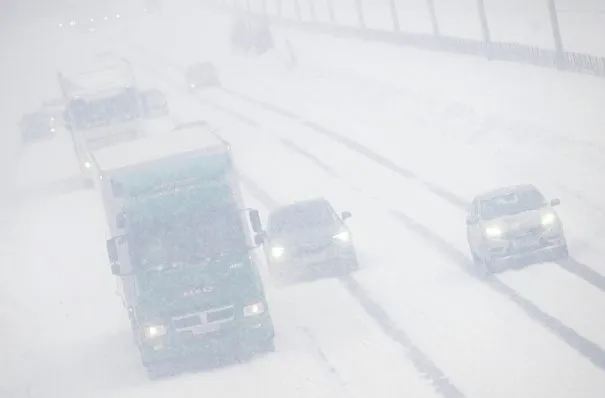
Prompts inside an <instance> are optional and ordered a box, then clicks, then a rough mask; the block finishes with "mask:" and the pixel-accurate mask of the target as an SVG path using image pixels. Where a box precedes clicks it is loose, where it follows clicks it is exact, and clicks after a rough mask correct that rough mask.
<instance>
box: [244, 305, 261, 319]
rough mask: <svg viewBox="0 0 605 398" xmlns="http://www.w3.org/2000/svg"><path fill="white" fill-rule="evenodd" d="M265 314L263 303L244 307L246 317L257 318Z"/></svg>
mask: <svg viewBox="0 0 605 398" xmlns="http://www.w3.org/2000/svg"><path fill="white" fill-rule="evenodd" d="M264 312H265V305H264V304H263V303H261V302H258V303H254V304H250V305H247V306H245V307H244V316H245V317H249V316H256V315H261V314H262V313H264Z"/></svg>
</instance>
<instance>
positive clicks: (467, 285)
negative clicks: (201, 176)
mask: <svg viewBox="0 0 605 398" xmlns="http://www.w3.org/2000/svg"><path fill="white" fill-rule="evenodd" d="M165 18H167V19H166V20H164V21H163V22H162V21H159V20H153V19H152V20H150V21H147V22H144V23H142V24H141V25H140V30H139V31H138V32H137V33H136V34H132V35H130V36H129V37H128V38H126V37H124V38H123V39H124V40H123V42H122V43H121V44H120V45H116V49H119V50H121V51H123V52H124V53H125V54H126V55H127V56H128V57H129V58H130V59H132V61H133V62H134V64H135V66H136V68H137V72H138V74H139V77H140V78H141V79H142V80H143V81H144V82H145V85H147V86H151V85H153V86H157V87H159V88H161V89H162V90H164V91H165V92H166V93H167V94H168V97H169V101H170V103H171V108H172V110H173V111H174V113H175V116H176V118H177V119H179V120H181V121H190V120H195V119H200V118H202V119H207V120H209V121H210V122H211V123H213V124H215V125H217V126H218V127H219V128H220V129H221V134H223V135H224V137H225V138H226V139H227V140H229V141H230V142H231V143H232V145H233V148H234V151H235V154H236V161H237V165H238V169H239V170H240V172H241V174H242V178H243V181H244V188H245V192H246V198H247V201H246V202H247V205H249V206H251V207H256V208H258V209H259V210H261V212H262V213H263V214H264V215H266V214H267V212H268V211H269V210H270V209H271V208H272V207H274V206H276V205H278V204H281V203H287V202H290V201H294V200H298V199H303V198H308V197H314V196H325V197H327V198H328V199H329V200H331V201H332V202H333V204H334V205H335V207H336V208H337V209H339V210H350V211H351V212H352V213H353V218H352V219H351V222H350V226H351V229H352V231H353V233H354V236H355V240H356V244H357V247H358V250H359V253H360V259H361V262H362V269H361V270H360V271H359V272H358V273H356V274H355V275H354V276H353V277H352V278H350V279H346V280H322V281H315V282H310V283H304V284H300V285H297V286H292V287H288V288H283V289H275V288H273V287H272V283H271V281H270V280H269V279H268V278H267V277H266V275H265V277H266V278H267V284H268V286H269V301H270V304H271V310H272V312H273V315H274V318H275V322H276V328H277V333H278V338H277V352H276V353H274V354H272V355H269V356H267V357H264V358H258V359H256V360H254V361H253V362H251V363H249V364H245V365H238V366H229V367H225V368H221V369H218V370H214V371H211V372H204V373H198V374H194V375H183V376H179V377H177V378H173V379H168V380H162V381H157V382H149V381H148V380H147V379H146V376H145V373H144V371H143V369H142V367H141V365H140V364H139V361H138V356H137V353H136V350H135V348H134V344H133V343H132V338H131V336H130V334H129V333H130V332H129V327H128V322H127V319H126V315H125V313H124V312H123V310H122V308H121V306H120V303H119V300H118V298H117V297H116V296H114V295H113V290H114V287H115V285H114V283H115V282H114V281H113V278H112V277H111V275H110V273H109V270H108V267H107V265H106V264H105V263H106V255H105V253H104V239H105V237H104V228H103V222H102V214H101V205H100V203H99V198H98V197H97V196H96V194H95V192H92V191H86V192H78V193H73V194H66V195H62V196H59V197H55V198H43V199H41V200H38V201H36V200H34V201H30V202H28V203H26V204H23V206H21V207H20V208H19V210H18V211H15V214H14V218H15V219H16V222H15V223H14V226H13V227H12V229H11V230H10V233H9V232H7V233H6V234H5V235H3V238H5V239H3V241H2V242H3V243H4V244H3V246H2V248H3V249H4V250H3V257H2V260H3V263H4V264H9V265H5V269H6V271H4V272H7V273H8V275H10V276H9V277H7V278H4V279H3V280H2V282H0V284H1V285H0V287H1V288H2V289H0V292H1V293H0V294H2V299H1V303H2V304H3V305H4V306H3V307H2V320H3V322H6V320H8V321H7V322H6V324H8V325H11V327H10V328H9V330H4V331H3V333H4V334H5V335H6V337H5V338H3V339H2V341H4V342H6V341H10V342H11V344H10V345H6V344H2V345H1V346H0V349H1V350H3V351H2V353H3V354H4V357H5V358H9V361H2V362H1V363H0V386H3V387H5V389H6V390H8V391H11V392H14V393H23V392H24V391H26V390H27V389H28V388H27V387H28V386H29V393H30V396H31V397H33V398H38V397H44V398H55V397H56V398H59V397H61V398H71V397H74V398H75V397H81V396H84V395H86V396H99V397H104V398H105V397H106V398H110V397H127V398H133V397H139V396H140V397H152V398H153V397H164V396H167V395H170V396H177V397H193V396H200V395H208V394H212V395H217V394H220V395H222V396H227V397H231V396H239V395H241V394H244V393H245V394H247V395H249V396H259V397H260V396H270V397H273V396H294V397H301V398H302V397H305V398H306V397H311V396H313V397H326V398H327V397H334V396H336V397H359V398H362V397H367V396H368V395H374V394H376V395H378V396H381V397H400V396H403V395H406V396H413V397H420V398H423V397H427V398H428V397H431V398H432V397H438V396H442V397H446V398H449V397H469V398H471V397H472V398H474V397H477V398H479V397H490V398H500V397H502V398H504V397H507V398H508V397H510V396H517V397H521V398H535V397H542V396H548V397H550V398H572V397H573V398H576V397H583V398H584V397H585V398H593V397H594V398H601V396H602V392H603V391H605V377H603V372H604V371H605V332H604V331H605V317H604V316H603V314H604V313H605V300H604V297H605V296H604V294H605V283H604V280H605V267H604V266H603V262H602V261H601V259H602V258H603V256H605V252H603V249H602V247H599V244H598V243H599V238H598V237H599V236H602V234H603V232H604V226H605V211H604V210H603V209H602V207H601V205H600V203H601V200H600V198H601V196H600V193H602V189H601V188H600V187H598V186H595V185H596V184H595V182H596V181H599V179H598V178H599V175H601V172H602V171H603V169H604V168H605V164H604V163H603V162H602V156H600V154H601V152H599V151H600V148H599V147H598V145H599V144H600V143H599V142H598V140H599V137H597V135H596V134H588V133H587V134H586V135H583V136H581V137H580V138H581V139H580V141H588V142H590V143H591V145H581V144H574V143H573V140H569V141H562V140H564V136H563V134H560V133H559V132H557V131H554V132H553V133H552V135H551V136H548V137H546V139H545V138H544V137H543V136H540V137H536V136H534V135H532V134H531V131H530V130H526V129H527V126H528V123H529V122H528V121H527V118H526V116H527V115H526V114H523V113H522V112H517V113H514V112H513V111H514V109H513V108H514V106H513V104H508V105H507V106H508V107H509V109H508V111H510V112H504V113H505V115H498V117H500V119H498V118H491V119H486V120H482V122H483V123H484V125H483V128H482V129H479V128H477V129H475V130H474V132H473V133H472V134H471V133H468V132H467V131H465V130H466V129H467V128H468V126H469V124H471V125H472V124H473V123H475V124H477V123H478V120H477V119H478V118H479V117H482V116H485V115H487V114H489V112H488V111H487V110H486V108H473V110H474V111H476V112H479V114H478V115H477V114H469V113H465V112H463V111H462V110H463V109H465V108H464V107H459V108H455V107H451V106H447V107H446V106H443V104H444V103H445V104H448V105H449V104H450V103H449V102H448V101H450V100H451V98H450V97H448V95H447V94H448V93H447V89H446V88H443V87H435V88H434V87H432V86H430V85H428V84H427V80H426V79H428V78H429V74H430V73H433V74H436V73H438V70H439V68H438V67H436V66H435V65H433V66H432V67H433V69H434V70H433V71H431V72H430V73H429V72H426V73H425V74H420V73H419V74H418V77H419V79H420V80H422V79H424V83H425V85H424V86H422V85H421V84H414V83H415V82H410V81H409V80H414V77H409V78H408V81H405V79H402V80H403V81H401V80H400V83H403V84H408V87H409V85H412V86H413V88H414V90H412V91H406V90H402V89H401V88H400V87H401V86H397V85H395V84H391V83H392V82H390V81H389V79H401V77H400V76H386V73H385V74H384V75H380V74H378V73H376V70H375V69H374V70H372V69H371V68H370V67H369V66H368V65H367V64H366V65H365V67H364V64H363V63H359V65H360V69H361V70H362V74H363V75H364V76H361V77H360V76H352V75H351V74H350V73H344V72H343V70H342V69H339V66H341V67H342V65H343V64H339V63H338V62H336V61H335V60H334V59H331V58H330V57H324V58H323V59H321V60H316V61H315V62H314V63H313V62H309V61H308V60H309V59H310V58H312V56H307V57H306V58H304V59H303V60H306V62H302V63H301V65H300V66H299V68H298V69H296V70H290V69H288V68H286V67H285V66H284V63H283V62H282V59H281V58H280V57H279V56H270V57H265V59H261V60H247V59H243V58H238V57H234V56H233V55H231V54H230V53H229V52H228V51H222V50H221V49H215V48H213V47H212V46H211V42H213V41H220V40H217V37H223V38H224V39H225V41H226V37H227V36H226V35H225V31H224V25H223V24H222V23H221V21H220V17H219V16H212V15H209V16H206V17H205V18H204V19H202V23H200V19H199V18H200V16H199V15H196V16H195V18H197V19H194V18H191V19H188V18H183V19H180V20H179V21H178V23H175V21H173V20H171V19H170V14H168V15H166V16H165ZM194 21H197V22H194ZM217 21H218V22H217ZM196 31H197V34H196V33H195V32H196ZM277 33H279V32H277ZM221 35H222V36H221ZM293 40H295V41H296V43H298V48H299V49H300V50H301V52H303V51H307V52H309V53H311V52H312V51H311V50H309V49H306V48H303V45H302V43H303V41H304V40H305V38H304V37H303V38H300V37H295V38H294V39H293ZM306 40H307V41H310V42H312V41H313V40H317V39H313V38H312V37H309V38H307V39H306ZM215 45H216V43H215ZM340 45H343V46H353V44H352V43H345V44H342V43H340ZM191 48H197V49H198V51H196V52H195V53H192V51H191ZM339 50H342V47H338V48H336V47H332V50H330V47H329V44H328V43H326V47H325V50H324V51H325V52H330V51H334V52H335V51H339ZM366 51H371V50H370V49H367V48H366V47H364V46H361V45H360V46H359V47H358V52H359V53H361V54H367V52H366ZM377 51H383V50H377ZM384 51H386V50H384ZM364 52H365V53H364ZM416 54H417V56H418V59H417V64H416V66H417V67H420V66H421V65H428V64H429V62H428V61H427V60H426V59H422V53H421V52H418V53H416ZM206 57H207V58H210V59H213V60H215V62H217V63H218V64H219V65H220V67H221V68H220V70H221V74H222V75H221V79H222V81H223V84H224V89H222V90H209V91H207V92H205V93H201V94H199V95H196V96H191V95H189V94H188V93H187V90H185V88H184V84H183V83H184V82H183V73H182V69H183V68H184V67H185V66H186V64H187V63H188V62H191V61H194V60H198V59H200V58H206ZM343 57H347V58H348V59H352V57H353V56H352V55H347V54H345V55H343ZM427 57H433V55H428V56H427ZM448 57H450V59H451V62H452V63H456V62H459V61H457V59H456V58H455V57H452V56H448ZM323 60H325V61H326V62H322V61H323ZM462 62H463V63H467V64H470V61H469V62H467V60H464V61H462ZM474 62H477V64H476V65H473V67H472V68H470V67H469V68H467V69H466V73H467V75H470V74H472V73H474V72H476V71H477V70H483V69H482V68H483V66H482V65H481V64H480V63H479V62H480V61H474ZM412 67H413V66H410V68H412ZM516 67H517V68H520V67H518V66H516ZM458 68H459V69H458V70H459V72H460V73H462V72H463V71H464V70H465V69H464V65H459V66H458ZM535 73H536V74H537V72H535V71H531V70H530V71H526V70H524V69H522V68H520V69H519V70H518V72H517V73H515V72H513V71H504V72H502V76H505V77H507V76H509V75H515V74H517V75H518V76H520V78H523V79H529V78H528V76H532V75H533V74H535ZM539 73H544V74H548V73H550V72H545V71H541V70H540V72H539ZM484 77H485V76H484ZM542 78H543V76H541V77H539V78H537V79H536V80H540V79H542ZM566 78H567V75H562V76H561V77H560V79H563V80H564V79H566ZM574 78H575V77H574ZM460 79H468V76H464V75H461V76H460ZM485 79H487V77H485ZM546 79H551V80H549V81H550V82H552V81H556V80H555V77H547V78H546ZM578 79H580V78H578ZM490 81H491V82H493V81H492V80H490ZM583 81H586V83H585V86H584V87H580V88H578V89H577V90H578V91H581V90H583V91H585V92H586V93H588V95H594V97H589V98H591V99H593V100H594V98H598V96H599V95H602V93H601V92H600V91H598V86H597V84H601V83H594V85H595V87H596V88H595V87H593V88H594V89H595V92H596V94H592V92H591V91H590V90H589V89H588V87H587V86H588V85H589V83H588V82H587V80H583ZM540 84H544V82H543V81H542V82H541V83H536V86H539V85H540ZM504 85H505V84H504ZM394 86H395V88H394ZM563 86H565V84H564V83H561V86H557V87H554V88H553V90H555V91H556V90H559V89H561V90H562V87H563ZM398 87H399V88H398ZM450 88H451V87H450ZM451 89H452V91H453V90H454V88H451ZM469 90H471V91H472V90H475V95H474V96H473V95H469V96H466V97H465V98H464V100H465V101H466V104H467V105H468V103H472V101H475V100H477V98H479V97H480V95H479V92H478V91H476V90H477V89H476V88H474V87H469ZM493 90H494V91H495V92H498V93H499V94H501V95H505V94H504V93H507V92H508V93H510V87H503V88H500V87H495V88H493ZM536 91H538V90H536ZM520 92H523V90H521V89H519V90H518V91H517V93H520ZM525 93H526V94H527V96H529V97H531V96H537V94H536V93H535V92H532V91H531V87H525ZM422 94H425V95H424V96H423V95H422ZM434 97H438V99H439V101H436V100H435V98H434ZM505 98H510V97H505ZM587 101H590V100H587ZM553 103H554V104H553ZM591 104H592V103H591ZM563 105H566V106H563ZM528 106H533V104H531V103H529V104H528ZM545 107H547V108H548V109H550V110H552V109H558V108H557V107H560V109H561V111H562V113H561V114H560V115H553V119H555V120H554V121H548V122H547V123H546V127H545V130H546V131H547V132H550V130H549V128H548V127H549V126H551V125H553V124H557V121H561V120H567V118H568V117H570V115H573V114H574V112H577V113H578V114H579V113H581V111H582V110H581V109H578V110H577V111H576V110H574V109H568V107H567V104H562V103H560V101H559V103H557V101H554V100H553V101H551V102H549V103H548V104H545ZM520 108H521V107H520ZM456 110H458V111H456ZM547 111H548V110H544V112H547ZM563 111H564V112H565V113H563ZM584 112H585V113H584V114H583V115H584V116H585V117H584V120H583V121H582V123H585V124H586V125H587V126H589V127H590V128H593V129H594V131H596V130H597V129H598V128H599V127H597V128H595V127H594V126H592V124H591V122H593V123H594V122H595V121H596V120H597V119H596V118H598V117H601V115H597V113H596V112H586V111H585V110H584ZM464 118H466V119H464ZM502 118H505V119H502ZM506 118H508V119H506ZM517 118H518V119H521V120H522V121H521V122H519V121H518V120H517ZM499 120H504V122H506V121H511V120H513V121H515V120H516V121H517V123H516V124H514V123H513V124H512V125H505V124H504V123H503V124H496V121H499ZM489 121H491V122H492V124H488V122H489ZM539 121H540V120H539V118H536V119H534V120H532V122H533V123H537V122H539ZM524 123H525V124H524ZM561 124H563V126H561V130H562V131H566V129H567V127H568V126H566V125H564V123H561ZM537 125H538V127H539V126H543V127H544V125H540V124H537ZM515 129H520V131H522V132H525V135H523V134H522V133H521V134H520V133H519V130H515ZM594 131H591V133H594ZM486 135H487V137H486ZM512 135H516V137H515V139H514V140H512V139H511V136H512ZM602 142H603V141H601V143H602ZM572 144H573V145H572ZM65 158H66V156H61V155H60V154H57V153H55V156H54V157H52V154H48V157H46V158H44V159H42V160H41V161H43V162H44V163H45V164H47V165H50V164H54V163H61V164H68V163H66V162H65V160H66V159H65ZM67 161H69V159H67ZM32 162H33V161H32ZM34 163H35V162H34ZM528 180H529V181H530V182H535V183H536V184H537V185H539V186H541V187H543V189H544V190H545V191H546V192H547V193H548V194H550V195H553V196H554V195H556V196H559V197H561V198H562V200H563V205H562V209H561V211H560V213H561V215H562V217H563V218H564V220H565V222H566V226H567V230H568V231H567V233H568V235H569V237H570V243H571V254H572V257H573V258H574V259H575V260H573V261H569V262H564V263H561V264H552V263H545V264H539V265H535V266H532V267H530V268H527V269H523V270H519V271H510V272H506V273H504V274H502V275H499V276H497V277H494V278H491V279H490V280H488V281H486V282H483V281H479V280H477V279H475V278H473V277H472V276H470V275H469V274H468V273H467V272H466V268H467V266H468V261H469V260H468V259H467V248H466V242H465V239H464V238H465V233H464V222H463V221H464V205H465V203H466V202H467V201H468V200H469V198H470V197H471V196H472V195H473V194H474V193H476V192H479V191H481V190H484V189H487V188H490V187H492V186H494V185H500V184H506V183H509V182H517V181H528ZM10 264H14V266H11V265H10ZM263 271H264V270H263ZM5 353H6V354H5Z"/></svg>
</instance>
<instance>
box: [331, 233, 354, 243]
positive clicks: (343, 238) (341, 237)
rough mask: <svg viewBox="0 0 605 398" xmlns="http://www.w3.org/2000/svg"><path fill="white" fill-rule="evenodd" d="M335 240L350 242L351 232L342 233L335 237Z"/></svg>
mask: <svg viewBox="0 0 605 398" xmlns="http://www.w3.org/2000/svg"><path fill="white" fill-rule="evenodd" d="M334 239H336V240H339V241H341V242H349V241H350V240H351V234H350V233H349V231H342V232H339V233H337V234H336V235H334Z"/></svg>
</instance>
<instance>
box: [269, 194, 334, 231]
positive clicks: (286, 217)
mask: <svg viewBox="0 0 605 398" xmlns="http://www.w3.org/2000/svg"><path fill="white" fill-rule="evenodd" d="M334 222H335V217H334V211H333V210H332V207H331V206H330V205H329V204H328V203H327V202H325V201H317V202H308V203H301V204H295V205H291V206H288V207H285V208H283V209H281V210H278V211H276V212H275V213H273V214H272V215H271V217H270V219H269V233H270V234H276V233H277V234H279V233H283V232H294V231H298V230H301V229H310V228H316V227H320V226H326V225H332V224H334Z"/></svg>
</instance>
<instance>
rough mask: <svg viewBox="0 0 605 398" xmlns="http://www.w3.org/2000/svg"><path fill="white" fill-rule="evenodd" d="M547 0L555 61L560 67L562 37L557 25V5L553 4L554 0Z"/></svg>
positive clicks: (561, 62) (561, 60)
mask: <svg viewBox="0 0 605 398" xmlns="http://www.w3.org/2000/svg"><path fill="white" fill-rule="evenodd" d="M547 1H548V12H549V14H550V26H551V27H552V35H553V39H554V41H555V51H556V53H557V55H556V57H557V59H556V62H557V66H558V67H559V68H562V67H563V66H564V65H563V52H564V49H563V39H562V38H561V28H560V27H559V17H558V15H557V5H556V4H555V0H547Z"/></svg>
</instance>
